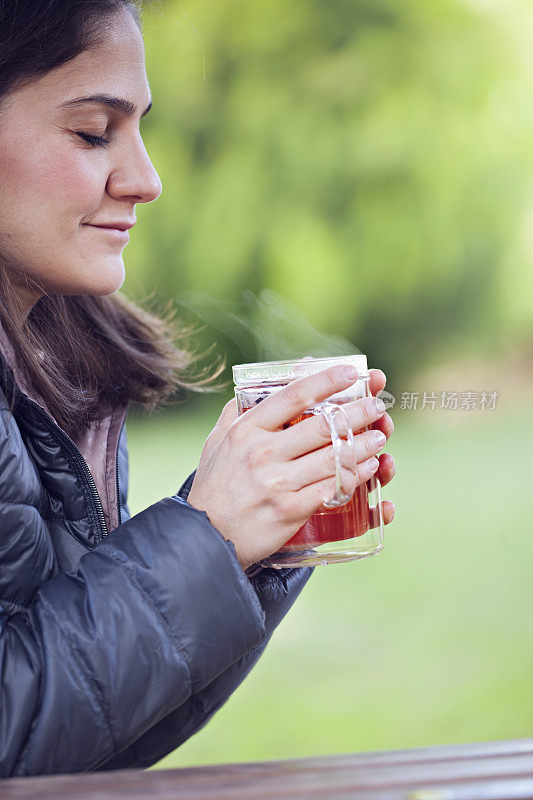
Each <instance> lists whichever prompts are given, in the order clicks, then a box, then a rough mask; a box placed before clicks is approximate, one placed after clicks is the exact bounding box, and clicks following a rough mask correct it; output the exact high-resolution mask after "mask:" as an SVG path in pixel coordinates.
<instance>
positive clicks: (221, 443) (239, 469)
mask: <svg viewBox="0 0 533 800" xmlns="http://www.w3.org/2000/svg"><path fill="white" fill-rule="evenodd" d="M356 377H357V373H356V371H355V370H354V369H353V368H352V367H332V368H330V369H327V370H323V371H322V372H319V373H316V374H315V375H310V376H308V377H305V378H301V379H299V380H296V381H292V382H291V383H290V384H288V385H287V386H284V387H283V388H282V389H279V390H278V391H277V392H274V393H273V394H272V395H270V396H269V397H267V398H265V400H263V401H262V402H261V403H259V404H257V405H256V406H254V407H253V408H252V409H250V410H249V411H247V412H246V413H245V414H243V415H242V416H240V417H237V409H236V404H235V401H234V400H232V401H230V402H229V403H228V404H227V405H226V406H225V407H224V409H223V411H222V414H221V416H220V418H219V420H218V422H217V424H216V425H215V427H214V428H213V431H212V432H211V434H210V435H209V437H208V438H207V441H206V443H205V447H204V449H203V452H202V456H201V458H200V463H199V465H198V469H197V471H196V476H195V479H194V482H193V484H192V487H191V491H190V494H189V498H188V501H189V503H190V504H191V505H192V506H194V507H195V508H198V509H200V510H202V511H205V512H206V513H207V515H208V516H209V518H210V520H211V522H212V524H213V525H214V526H215V527H216V528H218V530H219V531H220V532H221V533H222V535H223V536H224V537H225V538H226V539H229V540H230V541H232V542H233V544H234V545H235V551H236V553H237V557H238V559H239V562H240V563H241V565H242V567H243V568H244V569H246V568H247V567H248V566H250V564H253V563H255V562H256V561H260V560H261V559H262V558H265V557H266V556H268V555H271V554H272V553H274V552H276V551H277V550H278V549H279V548H280V547H281V546H282V545H283V544H284V543H285V542H286V541H287V540H288V539H290V538H291V536H293V535H294V534H295V533H296V531H297V530H298V529H299V528H301V526H302V525H303V524H304V523H305V522H306V520H307V519H309V517H310V516H311V515H312V514H314V512H315V511H317V510H318V509H319V508H320V506H321V505H322V504H323V503H324V502H325V501H327V500H329V499H330V498H331V497H332V495H333V494H334V491H335V458H334V453H333V447H332V445H331V436H330V430H329V426H328V424H327V422H326V420H325V419H324V417H323V415H321V414H320V415H317V416H315V417H311V418H308V419H305V420H303V421H302V422H299V423H298V424H296V425H293V426H291V427H289V428H287V429H285V430H284V429H283V425H285V424H286V423H289V422H290V421H292V420H293V419H295V418H296V417H298V416H299V415H300V414H302V413H303V412H304V411H306V410H307V409H309V408H312V407H313V406H315V405H316V404H317V403H319V402H321V401H323V400H325V399H327V398H328V397H330V396H331V395H332V394H335V393H336V392H340V391H342V390H343V389H346V388H347V387H348V386H350V385H351V384H352V383H354V381H355V380H356ZM384 379H385V376H384V375H383V373H382V372H380V371H379V370H372V372H371V390H372V392H373V394H376V393H377V392H379V391H380V390H381V389H382V388H383V386H384V382H385V380H384ZM343 409H344V411H345V412H346V414H347V415H348V419H349V421H350V426H351V427H352V430H354V431H360V430H361V429H362V428H371V429H370V430H367V431H365V432H363V433H358V434H357V435H356V436H355V454H356V465H355V469H354V467H353V463H351V461H350V458H349V453H348V452H347V451H348V448H347V447H345V448H344V452H343V458H342V461H343V467H344V469H343V474H342V479H343V480H342V482H343V487H344V489H345V490H346V491H347V492H348V493H352V492H353V491H354V490H355V488H356V487H357V486H359V485H361V484H362V483H364V482H365V481H367V480H368V479H369V478H371V477H372V475H374V474H376V473H378V475H379V477H380V479H381V480H382V482H383V483H388V481H390V480H391V478H392V476H393V474H394V462H393V460H392V458H391V456H388V457H387V458H385V456H382V457H381V459H380V460H378V459H377V458H375V456H376V454H377V453H378V452H379V451H380V450H381V449H382V448H383V446H384V444H385V442H386V440H387V438H388V436H389V435H390V433H391V432H392V421H391V420H390V417H389V416H388V414H385V413H384V409H383V404H382V403H380V401H379V400H378V401H376V398H375V397H367V398H363V399H361V400H356V401H355V402H352V403H346V404H345V405H344V406H343ZM380 434H381V437H380ZM389 505H390V506H391V507H390V508H389V506H387V505H386V503H384V504H383V508H384V516H385V519H386V521H387V522H388V521H390V518H391V513H392V511H393V506H392V504H389Z"/></svg>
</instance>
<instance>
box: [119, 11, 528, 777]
mask: <svg viewBox="0 0 533 800" xmlns="http://www.w3.org/2000/svg"><path fill="white" fill-rule="evenodd" d="M145 36H146V48H147V68H148V75H149V80H150V84H151V88H152V94H153V101H154V108H153V110H152V112H151V113H150V115H149V116H148V117H147V118H146V120H145V121H143V135H144V138H145V142H146V144H147V147H148V150H149V152H150V154H151V156H152V159H153V161H154V163H155V165H156V167H157V168H158V170H159V172H160V175H161V178H162V181H163V186H164V190H163V194H162V196H161V198H160V199H159V200H158V201H157V203H155V204H153V205H150V206H147V207H143V208H139V218H140V220H141V225H139V226H138V228H136V232H135V234H134V236H133V241H132V244H131V245H130V247H129V248H128V250H127V251H126V261H127V273H128V276H127V279H126V283H125V286H124V290H125V292H126V293H127V294H129V295H130V296H132V297H133V298H134V299H137V300H140V299H142V298H144V297H145V296H146V295H148V294H149V293H154V294H155V298H156V299H159V298H161V299H164V298H168V297H171V298H173V299H174V300H175V301H176V302H177V303H179V304H181V306H180V308H181V309H182V310H181V311H180V314H183V316H184V318H186V319H187V320H190V319H193V320H195V319H198V318H200V319H201V320H203V321H204V322H205V323H206V326H205V329H204V331H203V332H202V333H201V335H199V337H198V338H197V342H198V346H199V347H205V345H206V344H207V343H210V342H213V341H214V342H216V344H217V348H218V352H219V353H221V354H226V357H227V361H228V363H229V364H231V363H235V362H236V361H247V360H254V359H257V358H267V359H268V358H276V357H289V356H292V355H305V354H315V355H323V354H326V353H327V352H332V353H337V352H350V351H352V352H353V351H356V350H357V349H360V350H361V351H362V352H366V353H367V354H368V355H369V360H370V362H371V364H372V365H375V366H380V367H382V368H383V369H385V370H386V372H387V374H388V376H389V384H388V389H390V391H391V392H392V393H393V394H394V395H395V397H396V406H395V408H394V409H393V411H392V412H391V413H392V416H393V419H394V421H395V425H396V432H395V435H394V438H393V441H392V442H391V445H390V450H391V452H392V453H393V454H394V456H395V458H396V460H397V464H398V475H397V477H396V478H395V480H394V482H393V483H392V484H391V486H390V487H388V488H387V490H386V496H387V497H390V498H392V499H394V500H395V502H396V505H397V519H396V520H395V521H394V523H393V525H392V526H391V528H390V531H388V532H387V542H386V547H385V550H384V551H383V553H382V554H380V555H379V556H378V557H375V558H371V559H368V560H366V561H362V562H359V563H355V564H351V565H350V564H349V565H343V566H331V567H326V568H318V569H317V570H316V571H315V574H314V576H313V578H312V579H311V581H310V583H309V584H308V586H307V587H306V589H305V590H304V593H303V595H302V597H301V598H300V599H299V601H298V602H297V604H296V605H295V607H294V608H293V610H292V611H291V613H290V614H289V616H288V617H287V618H286V619H285V620H284V622H283V623H282V625H281V626H280V628H279V629H278V631H277V633H276V634H275V636H274V639H273V641H272V643H271V645H270V647H269V649H268V650H267V652H266V654H265V655H264V657H263V659H262V661H261V662H260V664H259V665H258V666H257V667H256V669H255V670H254V672H253V673H252V674H251V675H250V677H249V678H248V679H247V681H246V682H245V684H243V686H242V687H241V688H240V689H239V690H238V691H237V693H236V694H235V696H234V697H233V698H232V699H231V700H230V702H229V703H228V704H227V705H226V706H225V707H224V708H223V709H222V710H221V711H220V712H219V713H218V714H217V715H216V717H215V718H214V719H213V721H212V722H210V723H209V725H208V726H207V727H206V728H205V730H203V731H202V732H200V733H199V734H197V735H196V736H195V737H193V738H192V739H191V740H190V741H189V742H187V743H186V744H185V745H183V746H182V747H181V748H180V749H179V750H178V751H177V752H176V753H174V754H172V755H171V756H169V757H168V758H167V759H165V760H164V761H163V762H161V766H177V765H183V764H199V763H212V762H216V761H244V760H248V759H270V758H283V757H289V756H304V755H317V754H321V753H334V752H348V751H354V750H368V749H380V748H389V747H407V746H412V745H423V744H432V743H441V742H458V741H469V740H482V739H496V738H511V737H518V736H526V735H531V732H532V728H533V705H532V701H533V677H532V675H533V637H532V633H533V631H532V628H533V623H532V621H531V620H532V615H531V608H532V607H533V586H532V581H531V578H530V571H531V568H530V565H531V562H532V556H533V544H531V543H530V533H531V528H532V526H531V523H530V510H529V509H530V501H529V497H530V494H529V492H528V489H529V484H530V481H531V474H532V470H531V443H532V441H533V437H532V434H533V422H532V417H531V412H532V411H533V381H532V374H533V356H532V353H533V270H532V264H533V103H532V96H533V93H532V90H533V6H531V4H529V3H526V2H518V1H516V0H483V1H482V0H463V2H459V0H457V1H456V2H451V0H448V1H447V2H446V1H444V0H434V2H431V3H427V2H424V0H404V2H402V3H396V2H391V1H389V0H329V1H328V2H327V3H326V2H323V1H322V2H317V1H316V0H292V2H289V3H288V2H286V1H285V2H281V0H256V2H254V3H250V2H245V0H225V2H223V3H215V2H213V0H210V2H208V0H186V2H177V0H167V2H160V3H159V4H157V5H155V6H154V5H152V6H147V9H146V12H145ZM185 307H186V308H187V309H189V310H188V311H186V310H185ZM190 309H192V311H194V312H195V314H193V313H192V312H191V310H190ZM196 315H198V316H196ZM226 376H227V377H229V374H228V373H226ZM414 391H419V392H420V393H421V394H420V398H419V405H418V408H417V409H416V410H415V409H411V410H407V409H405V410H404V409H402V405H405V403H402V400H401V398H402V397H405V396H406V395H408V394H410V393H411V392H414ZM443 391H445V392H451V391H457V392H477V393H479V394H478V395H477V398H478V399H479V397H480V396H481V394H480V393H481V392H483V391H487V392H497V393H498V400H497V404H496V408H495V409H493V410H490V409H485V410H481V409H477V410H470V411H467V410H460V409H458V410H456V411H454V410H450V409H441V408H440V400H439V398H440V393H441V392H443ZM424 392H427V393H428V394H429V393H433V392H435V393H436V396H437V402H436V404H435V408H434V409H433V408H431V407H430V406H429V407H426V408H425V409H422V408H421V405H423V393H424ZM230 394H231V392H230V390H229V389H228V390H227V391H226V392H225V393H224V392H223V393H220V394H218V395H216V396H213V395H211V396H207V397H206V396H204V397H202V398H198V397H196V396H191V397H189V398H188V401H187V403H186V404H182V405H180V406H177V407H176V408H174V409H172V410H171V411H167V412H165V413H164V414H163V413H160V414H157V415H155V416H153V417H152V418H150V419H148V420H147V419H145V418H142V417H140V416H138V415H136V414H132V416H131V419H130V422H129V425H128V430H129V437H130V447H131V473H132V474H131V506H132V509H133V511H138V510H140V509H141V508H143V507H145V506H146V505H148V504H149V503H151V502H153V501H154V500H156V499H158V498H159V497H161V496H163V495H164V494H168V493H173V492H174V491H175V490H176V488H177V487H178V486H179V485H180V483H181V481H182V480H183V479H184V477H185V476H186V474H187V473H188V471H190V470H192V469H193V468H194V466H195V464H196V463H197V460H198V457H199V453H200V450H201V446H202V443H203V440H204V438H205V436H206V435H207V433H208V432H209V430H210V428H211V427H212V425H213V424H214V422H215V420H216V418H217V415H218V410H219V408H220V407H221V406H222V404H223V403H224V402H225V400H226V399H227V398H228V397H229V395H230Z"/></svg>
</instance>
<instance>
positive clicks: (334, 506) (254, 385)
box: [233, 355, 383, 569]
mask: <svg viewBox="0 0 533 800" xmlns="http://www.w3.org/2000/svg"><path fill="white" fill-rule="evenodd" d="M336 364H341V365H345V364H347V365H350V366H354V367H356V369H357V370H358V373H359V377H358V379H357V381H356V382H355V383H354V384H352V386H349V387H348V388H347V389H344V390H343V391H342V392H338V393H337V394H334V395H332V396H331V397H329V398H328V399H327V400H326V401H325V402H322V403H318V404H317V405H316V406H314V407H313V408H309V409H307V410H306V411H305V412H304V413H303V414H300V415H299V416H298V417H297V418H296V419H294V420H291V421H290V422H289V423H287V424H286V425H285V426H284V427H289V426H291V425H295V424H297V423H298V422H300V421H301V420H303V419H306V418H308V417H311V416H314V415H316V414H323V416H324V417H325V419H326V421H327V423H328V426H329V429H330V433H331V441H332V444H333V451H334V455H335V465H336V474H335V484H336V485H335V493H334V495H333V497H332V498H331V499H330V500H329V501H328V502H326V503H324V504H323V505H322V506H321V507H320V508H319V510H318V511H317V512H315V513H314V514H313V515H312V516H311V517H310V518H309V519H308V520H307V522H306V523H305V524H304V525H302V527H301V528H300V529H299V530H298V531H297V532H296V533H295V534H294V536H292V537H291V538H290V539H289V540H288V541H287V542H286V543H285V544H284V545H283V547H281V548H280V550H278V552H276V553H274V554H273V555H271V556H269V557H268V558H265V559H263V560H262V561H261V565H262V566H265V567H274V568H276V569H282V568H283V567H313V566H318V565H325V564H340V563H343V562H345V561H355V560H356V559H359V558H366V557H367V556H373V555H374V554H375V553H379V551H380V550H382V549H383V518H382V513H381V496H380V484H379V480H378V478H377V477H375V476H374V477H372V478H370V480H368V481H366V483H363V484H362V485H361V486H358V487H357V488H356V490H355V492H354V494H353V495H349V494H346V493H345V492H344V490H343V487H342V482H341V448H342V447H343V446H344V447H345V448H346V447H347V448H349V449H351V452H352V455H354V450H353V448H354V442H353V433H352V431H351V429H350V427H349V425H348V418H347V416H346V413H345V411H344V409H343V408H342V406H343V404H344V403H349V402H352V401H353V400H358V399H359V398H361V397H368V396H370V375H369V373H368V367H367V360H366V356H365V355H352V356H341V357H338V358H302V359H299V360H295V361H267V362H264V363H256V364H236V365H235V366H234V367H233V380H234V383H235V397H236V398H237V408H238V413H239V414H244V413H245V412H246V411H248V410H249V409H250V408H253V407H254V406H255V405H256V404H257V403H260V402H261V400H264V399H265V397H268V395H270V394H272V393H273V392H275V391H277V390H278V389H280V388H281V387H282V386H286V385H287V384H288V383H290V381H293V380H296V379H297V378H303V377H304V376H306V375H313V374H314V373H315V372H319V371H320V370H323V369H327V368H328V367H333V366H335V365H336ZM363 430H366V428H365V429H363ZM353 463H354V465H355V456H354V458H353Z"/></svg>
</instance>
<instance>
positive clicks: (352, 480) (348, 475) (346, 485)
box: [341, 469, 357, 494]
mask: <svg viewBox="0 0 533 800" xmlns="http://www.w3.org/2000/svg"><path fill="white" fill-rule="evenodd" d="M341 481H342V488H343V489H344V491H345V492H346V493H347V494H353V493H354V492H355V490H356V488H357V480H356V477H355V474H354V473H353V472H351V471H350V470H349V469H345V470H343V471H342V473H341Z"/></svg>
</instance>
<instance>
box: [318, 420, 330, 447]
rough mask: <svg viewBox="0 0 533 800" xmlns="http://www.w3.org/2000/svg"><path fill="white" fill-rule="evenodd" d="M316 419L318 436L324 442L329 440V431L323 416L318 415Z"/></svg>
mask: <svg viewBox="0 0 533 800" xmlns="http://www.w3.org/2000/svg"><path fill="white" fill-rule="evenodd" d="M317 419H318V430H319V433H320V436H321V437H322V438H323V439H325V440H326V441H327V440H329V439H331V430H330V427H329V423H328V421H327V419H326V417H325V416H324V414H318V417H317Z"/></svg>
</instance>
